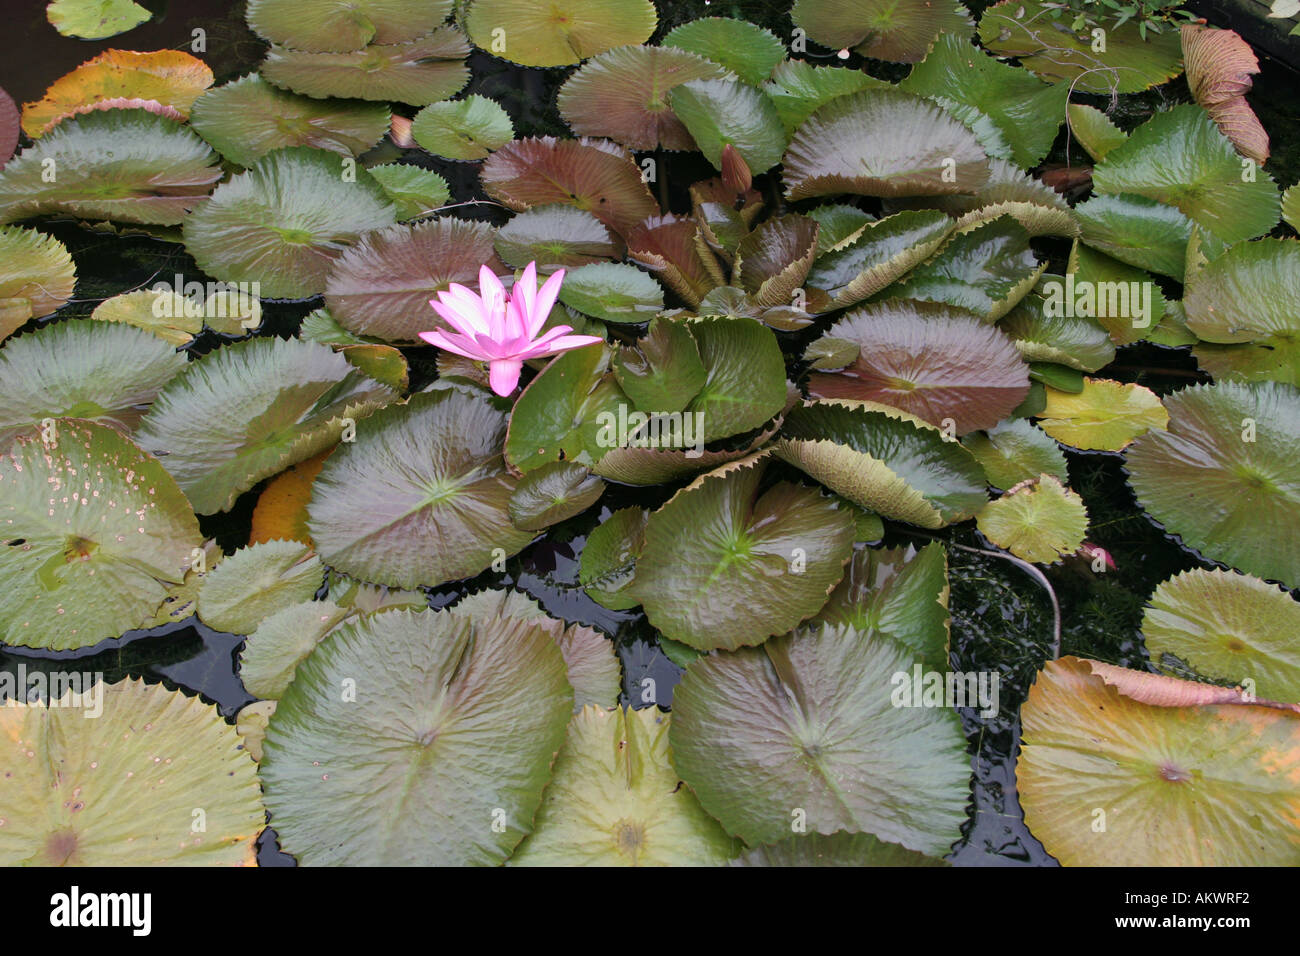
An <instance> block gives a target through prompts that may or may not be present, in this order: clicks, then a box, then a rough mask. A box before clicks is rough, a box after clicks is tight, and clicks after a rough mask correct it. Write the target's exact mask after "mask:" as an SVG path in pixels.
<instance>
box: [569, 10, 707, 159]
mask: <svg viewBox="0 0 1300 956" xmlns="http://www.w3.org/2000/svg"><path fill="white" fill-rule="evenodd" d="M696 22H699V21H696ZM670 38H671V37H670ZM722 75H723V70H722V69H721V67H719V66H717V65H716V64H715V63H712V62H710V61H709V60H706V59H705V58H704V57H703V56H697V55H696V54H695V53H691V52H688V51H687V50H684V49H683V50H677V49H673V48H672V46H671V45H666V46H662V47H655V46H625V47H619V48H618V49H615V50H610V51H608V52H606V53H602V54H600V55H599V56H596V57H592V59H590V60H588V61H587V62H586V63H584V64H583V65H582V66H581V67H579V68H578V69H577V70H576V71H574V73H573V75H572V76H570V77H569V79H568V80H566V81H565V83H564V86H562V87H560V93H559V97H558V103H559V107H560V115H561V116H563V117H564V121H565V122H566V123H568V124H569V127H570V128H571V129H572V130H573V131H574V132H575V133H577V134H578V135H579V136H606V137H608V138H610V139H612V140H614V142H616V143H621V144H622V145H624V146H626V147H628V148H629V149H658V148H659V147H663V148H664V149H695V140H693V139H692V138H691V134H690V133H689V132H687V130H686V127H685V126H683V125H682V123H681V120H679V119H678V118H677V116H676V115H675V114H674V113H673V111H672V109H671V108H670V107H669V105H668V98H669V94H670V92H671V91H672V90H673V89H674V88H675V87H678V86H680V85H681V84H683V83H689V82H690V81H691V80H702V79H711V78H716V77H720V76H722Z"/></svg>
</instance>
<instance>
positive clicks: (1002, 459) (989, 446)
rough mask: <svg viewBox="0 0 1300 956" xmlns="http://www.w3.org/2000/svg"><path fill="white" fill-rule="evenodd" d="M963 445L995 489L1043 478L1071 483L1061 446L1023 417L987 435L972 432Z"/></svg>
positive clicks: (1002, 424)
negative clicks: (1045, 476)
mask: <svg viewBox="0 0 1300 956" xmlns="http://www.w3.org/2000/svg"><path fill="white" fill-rule="evenodd" d="M961 443H962V445H964V446H965V447H966V449H967V450H968V451H969V452H970V453H971V454H972V455H974V456H975V460H976V461H978V462H979V463H980V467H981V468H983V469H984V474H985V475H987V476H988V479H989V484H991V485H993V486H994V487H995V488H1002V489H1009V488H1014V487H1015V486H1016V485H1018V484H1020V483H1021V482H1022V481H1031V480H1033V479H1034V478H1037V477H1038V476H1039V475H1051V476H1052V477H1054V478H1057V479H1059V480H1060V481H1062V482H1066V481H1069V474H1068V472H1067V471H1066V466H1065V454H1064V453H1063V452H1062V451H1061V449H1060V446H1058V445H1057V444H1056V442H1055V441H1053V440H1052V439H1051V438H1049V437H1048V436H1047V434H1046V433H1044V432H1043V430H1042V429H1041V428H1035V427H1034V426H1033V425H1032V424H1030V423H1029V422H1028V421H1026V420H1025V419H1023V418H1009V419H1007V420H1006V421H1004V422H1001V423H1000V424H998V425H996V426H995V427H993V428H990V429H989V430H988V431H987V432H972V433H971V434H969V435H966V436H965V437H964V438H962V440H961Z"/></svg>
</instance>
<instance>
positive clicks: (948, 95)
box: [898, 33, 1069, 168]
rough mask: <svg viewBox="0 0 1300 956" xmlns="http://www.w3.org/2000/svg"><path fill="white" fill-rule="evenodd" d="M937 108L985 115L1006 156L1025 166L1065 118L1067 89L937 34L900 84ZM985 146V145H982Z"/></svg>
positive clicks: (1047, 146) (1033, 162)
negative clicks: (957, 107)
mask: <svg viewBox="0 0 1300 956" xmlns="http://www.w3.org/2000/svg"><path fill="white" fill-rule="evenodd" d="M898 88H899V89H900V90H904V91H906V92H908V93H918V94H920V95H921V96H924V97H927V98H929V99H932V100H935V101H936V102H938V103H939V104H940V105H947V104H948V103H955V104H961V105H963V106H966V107H970V108H973V109H976V110H978V111H979V112H980V113H982V114H983V115H985V116H987V117H988V118H989V120H990V121H991V122H992V123H993V125H994V126H995V127H996V128H997V130H998V132H999V133H1000V134H1001V135H1002V137H1004V138H1005V140H1006V142H1007V143H1008V145H1009V147H1010V155H1009V156H1008V157H1006V158H1009V159H1012V160H1014V161H1015V162H1016V163H1017V164H1018V165H1020V166H1022V167H1025V168H1028V167H1030V166H1034V165H1036V164H1037V163H1038V162H1039V161H1041V160H1042V158H1043V157H1044V156H1045V155H1047V151H1048V150H1049V149H1051V148H1052V142H1053V140H1055V139H1056V132H1057V130H1058V129H1060V124H1061V120H1063V119H1064V118H1065V102H1066V98H1067V96H1068V94H1069V88H1068V86H1067V84H1065V83H1056V84H1047V83H1044V82H1043V81H1041V80H1039V79H1036V78H1035V77H1034V76H1033V74H1031V73H1029V72H1028V71H1026V70H1022V69H1020V68H1018V67H1014V66H1009V65H1007V64H1005V63H1000V62H999V61H997V60H995V59H993V58H992V57H990V56H989V55H987V54H986V53H984V52H983V51H981V50H980V49H979V48H978V47H975V46H972V44H971V43H970V41H969V39H968V38H967V37H964V36H959V35H955V34H951V33H946V34H941V35H940V36H939V37H938V38H937V39H936V40H935V42H934V46H932V47H931V48H930V52H929V53H928V54H926V57H925V59H924V60H922V61H921V62H920V63H918V64H917V65H916V66H914V67H913V68H912V72H911V73H910V74H908V76H907V78H906V79H904V80H903V81H902V82H901V83H900V84H899V86H898ZM986 145H987V144H986Z"/></svg>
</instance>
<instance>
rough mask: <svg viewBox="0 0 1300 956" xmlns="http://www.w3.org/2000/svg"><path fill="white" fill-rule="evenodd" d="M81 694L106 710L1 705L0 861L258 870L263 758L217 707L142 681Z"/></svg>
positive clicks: (7, 863) (100, 686) (263, 818)
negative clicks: (252, 753)
mask: <svg viewBox="0 0 1300 956" xmlns="http://www.w3.org/2000/svg"><path fill="white" fill-rule="evenodd" d="M83 693H84V694H85V695H87V696H89V697H90V698H94V699H101V698H100V695H102V699H101V704H102V712H100V713H92V711H90V710H87V709H85V708H86V706H88V705H83V706H82V707H68V706H63V707H47V706H46V705H45V704H44V703H38V704H14V703H13V702H12V701H11V702H10V706H8V707H3V708H0V739H3V740H4V741H5V751H4V754H3V756H2V757H0V760H2V761H3V763H4V766H5V767H6V768H7V771H8V772H6V773H4V774H2V775H0V802H3V805H4V807H5V825H4V826H3V827H0V865H4V866H93V867H115V866H130V867H144V866H252V865H254V863H255V859H256V852H257V851H256V847H255V842H256V840H257V836H258V834H259V833H260V832H261V831H262V828H263V826H264V825H265V822H266V811H265V810H263V809H262V797H261V792H260V789H259V787H258V782H257V765H256V764H254V763H253V761H252V760H250V759H249V757H248V754H247V753H245V752H244V749H243V745H242V742H241V738H240V736H239V734H238V733H237V732H236V731H235V728H234V727H232V726H231V725H230V724H228V723H227V722H226V721H225V720H224V719H222V716H221V714H219V713H218V712H217V710H216V708H215V707H213V706H211V705H210V704H206V703H204V702H203V701H201V700H199V699H198V698H197V697H187V696H186V695H184V694H182V693H181V692H180V691H169V690H167V689H166V688H165V687H162V686H160V685H158V684H145V683H144V682H143V681H138V680H127V681H123V682H121V683H118V684H98V685H96V686H95V687H94V688H93V689H91V690H90V691H86V692H83ZM83 699H84V698H83ZM65 704H66V700H65ZM91 716H94V717H96V718H98V719H95V720H87V719H86V718H87V717H91ZM37 754H39V755H40V757H39V759H35V758H36V755H37ZM196 810H198V811H201V812H202V822H203V829H201V830H196V826H195V824H196V822H197V821H198V820H199V817H198V815H197V813H196ZM56 909H57V907H56ZM74 912H75V911H74ZM146 925H147V924H146Z"/></svg>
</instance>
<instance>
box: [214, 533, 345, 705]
mask: <svg viewBox="0 0 1300 956" xmlns="http://www.w3.org/2000/svg"><path fill="white" fill-rule="evenodd" d="M238 553H239V552H236V556H237V555H238ZM319 567H320V565H319V562H317V569H318V570H319ZM319 584H320V582H319V580H317V582H316V586H319ZM313 589H314V588H313ZM282 597H283V599H284V600H285V601H292V597H290V596H289V595H282ZM348 613H349V612H348V610H347V609H346V608H341V607H339V606H338V605H337V604H335V603H334V602H332V601H312V600H306V601H303V602H302V603H299V604H293V603H284V604H283V605H282V606H281V607H279V608H278V609H277V610H273V611H271V612H270V613H269V614H267V615H266V616H265V617H263V618H262V619H261V621H260V622H259V623H258V624H257V629H256V630H254V631H252V632H251V633H250V634H249V635H248V640H247V641H245V642H244V649H243V650H242V651H241V652H240V654H239V679H240V680H241V681H243V684H244V688H245V689H246V690H247V691H248V692H249V693H250V694H252V695H254V696H255V697H261V698H263V699H266V700H278V699H279V698H280V695H281V694H283V693H284V689H285V688H286V687H288V686H289V684H290V682H291V681H292V680H293V675H294V671H295V670H297V668H298V665H299V664H301V663H302V662H303V661H304V660H305V659H306V657H307V655H308V654H310V653H311V652H312V651H313V650H315V649H316V645H317V644H319V643H320V642H321V640H322V639H323V638H324V637H325V635H326V634H328V633H329V632H330V631H332V630H333V629H334V628H335V627H337V626H338V625H339V623H340V622H341V621H343V620H344V619H345V618H346V617H347V616H348ZM237 633H239V632H237Z"/></svg>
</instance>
